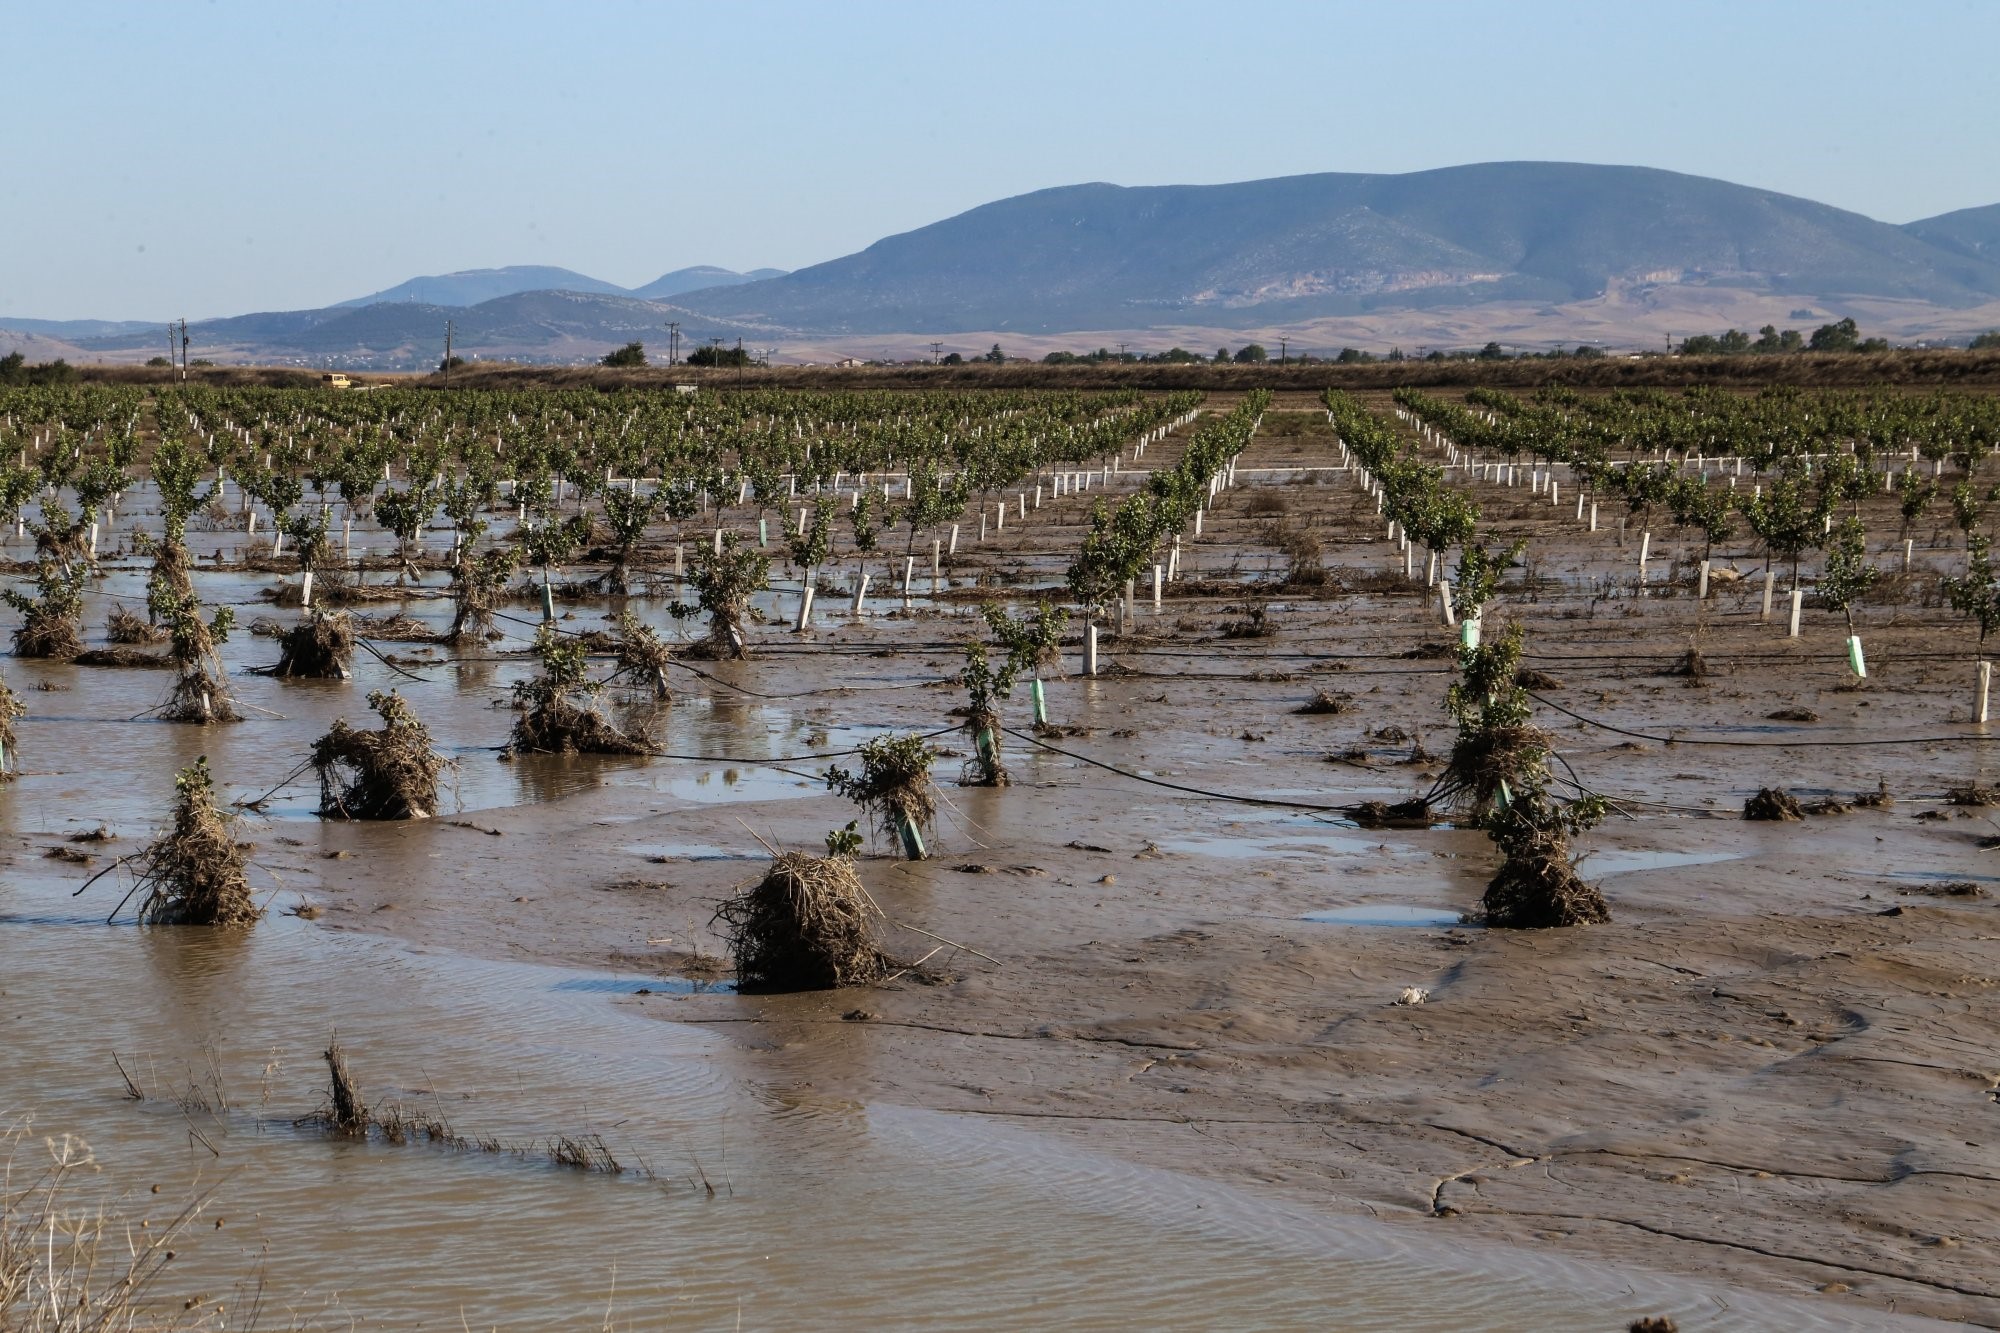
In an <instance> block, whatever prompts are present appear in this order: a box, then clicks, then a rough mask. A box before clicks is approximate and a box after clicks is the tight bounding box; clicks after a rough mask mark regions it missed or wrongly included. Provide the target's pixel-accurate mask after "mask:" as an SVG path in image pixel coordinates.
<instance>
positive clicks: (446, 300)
mask: <svg viewBox="0 0 2000 1333" xmlns="http://www.w3.org/2000/svg"><path fill="white" fill-rule="evenodd" d="M784 272H785V271H784V270H783V269H781V268H760V269H753V270H751V271H750V272H748V273H737V272H735V271H734V270H731V269H726V268H716V267H714V266H713V265H710V264H697V265H695V266H694V267H692V268H677V269H675V270H674V271H673V272H671V273H667V274H663V275H662V276H660V277H658V278H655V279H653V281H651V282H649V283H647V284H646V285H645V286H644V287H632V288H626V287H620V286H619V285H618V284H616V283H613V282H605V281H604V280H603V279H601V278H593V277H591V276H589V275H588V274H585V273H578V272H576V271H575V270H574V269H567V268H552V267H549V266H547V265H543V264H515V265H512V266H510V267H508V268H471V269H466V270H464V271H463V272H459V273H439V274H435V275H433V276H431V277H426V278H411V279H410V280H409V281H408V282H399V283H397V284H396V285H395V286H394V287H388V288H384V289H383V290H382V291H379V292H373V293H370V294H369V295H367V296H357V297H355V298H354V299H353V300H352V301H342V302H341V303H340V307H343V308H356V307H360V306H367V305H378V304H380V303H382V302H385V301H414V302H416V303H417V304H419V305H435V306H475V305H479V304H481V303H483V302H486V301H492V300H497V299H498V298H500V297H502V296H513V295H516V294H517V293H520V292H582V293H584V294H585V295H590V296H636V297H638V298H639V299H641V300H644V301H659V300H664V299H666V298H667V297H669V296H679V295H680V294H681V293H682V292H692V291H698V290H700V289H701V288H703V287H726V286H728V285H730V284H731V283H739V282H756V281H759V280H760V279H764V278H776V277H782V276H783V275H784ZM78 336H88V335H83V334H79V335H78Z"/></svg>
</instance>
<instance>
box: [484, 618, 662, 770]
mask: <svg viewBox="0 0 2000 1333" xmlns="http://www.w3.org/2000/svg"><path fill="white" fill-rule="evenodd" d="M535 652H536V653H537V654H538V655H539V656H540V658H541V660H542V671H541V674H540V675H538V676H535V677H533V678H532V679H530V680H524V681H519V682H516V684H515V686H514V702H515V704H516V706H517V707H519V708H521V709H522V710H523V711H522V714H521V716H520V718H519V719H518V720H516V721H515V723H514V732H513V735H512V736H510V737H509V738H508V740H507V752H508V753H510V754H518V753H521V752H522V751H528V752H531V753H537V754H565V753H573V752H574V753H584V754H653V753H655V752H657V751H658V749H659V747H658V746H657V745H655V744H654V743H653V742H652V741H651V740H649V739H647V738H646V737H644V736H633V735H628V734H627V733H625V732H623V731H620V730H619V729H618V728H617V727H616V726H614V725H613V724H612V722H611V720H610V719H609V718H607V717H605V716H604V714H603V713H602V712H601V711H599V709H598V707H597V691H598V688H599V687H598V685H597V684H596V683H595V682H592V681H589V680H586V679H585V678H584V674H583V668H584V649H583V645H582V644H581V643H578V642H577V641H575V640H574V639H565V638H563V636H562V635H560V634H558V633H557V632H556V631H555V629H554V627H552V626H549V625H544V626H542V628H541V630H540V631H539V632H538V633H537V634H536V636H535Z"/></svg>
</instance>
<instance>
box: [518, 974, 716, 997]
mask: <svg viewBox="0 0 2000 1333" xmlns="http://www.w3.org/2000/svg"><path fill="white" fill-rule="evenodd" d="M549 989H550V990H558V991H581V992H584V993H585V994H594V995H734V994H735V993H736V983H735V982H733V981H721V980H702V979H701V978H698V977H652V978H649V979H646V980H643V981H634V980H632V979H630V978H625V977H571V978H570V979H569V980H567V981H558V982H557V983H556V984H555V985H553V986H551V987H550V988H549Z"/></svg>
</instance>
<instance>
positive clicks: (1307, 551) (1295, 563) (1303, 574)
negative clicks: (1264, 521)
mask: <svg viewBox="0 0 2000 1333" xmlns="http://www.w3.org/2000/svg"><path fill="white" fill-rule="evenodd" d="M1279 503H1280V504H1282V503H1283V498H1282V497H1279ZM1264 536H1265V540H1267V541H1269V542H1270V543H1271V545H1273V546H1275V547H1277V548H1278V549H1279V550H1280V551H1283V552H1284V553H1285V561H1286V564H1287V566H1288V567H1287V569H1286V570H1285V583H1286V585H1287V586H1288V587H1293V588H1317V587H1319V586H1320V585H1322V584H1324V583H1325V582H1326V566H1325V565H1324V564H1323V563H1321V562H1322V561H1323V559H1324V558H1325V555H1326V548H1325V546H1324V545H1323V544H1322V543H1321V542H1320V539H1319V534H1318V533H1316V532H1314V531H1313V530H1312V529H1311V528H1307V527H1293V526H1292V525H1291V524H1289V523H1286V522H1283V521H1280V522H1277V523H1274V524H1272V525H1271V527H1270V528H1269V529H1268V530H1267V531H1266V532H1265V534H1264Z"/></svg>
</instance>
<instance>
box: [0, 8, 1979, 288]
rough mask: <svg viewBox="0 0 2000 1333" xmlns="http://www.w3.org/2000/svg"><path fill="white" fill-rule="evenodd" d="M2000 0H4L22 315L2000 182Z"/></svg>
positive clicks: (1926, 192) (11, 281) (1, 149)
mask: <svg viewBox="0 0 2000 1333" xmlns="http://www.w3.org/2000/svg"><path fill="white" fill-rule="evenodd" d="M1996 49H2000V3H1994V2H1993V0H1928V2H1926V3H1920V4H1913V5H1894V6H1892V5H1885V4H1881V3H1866V4H1863V3H1845V2H1843V0H1818V2H1816V3H1785V2H1779V0H1773V2H1771V3H1753V4H1746V3H1742V0H1731V2H1730V3H1705V2H1701V0H1677V2H1676V3H1672V4H1663V3H1652V4H1630V3H1615V2H1613V3H1605V2H1604V0H1596V2H1595V3H1589V4H1584V3H1553V2H1541V0H1510V3H1505V4H1501V3H1491V4H1477V5H1475V4H1460V3H1449V2H1446V0H1431V2H1427V3H1414V2H1412V3H1401V4H1398V3H1384V2H1383V0H1371V2H1370V3H1363V4H1347V3H1335V2H1334V0H1325V2H1323V3H1315V4H1291V3H1269V2H1267V3H1262V4H1258V5H1255V6H1249V5H1240V4H1225V3H1220V2H1219V0H1204V2H1203V3H1177V2H1163V3H1154V4H1147V5H1138V4H1128V3H1118V2H1116V0H1099V2H1098V3H1092V4H1077V3H1074V0H1068V2H1066V3H1041V2H1040V0H1004V2H1002V3H987V4H978V5H966V4H959V5H946V4H938V3H935V2H932V3H925V4H900V3H896V4H892V3H862V2H860V0H843V2H841V3H833V2H832V0H827V2H825V3H817V4H807V3H789V2H787V0H758V2H757V3H754V4H752V3H741V4H737V3H716V2H715V0H708V2H707V3H701V4H664V3H635V2H633V0H605V2H602V3H589V2H587V0H570V2H569V3H527V2H525V0H480V2H479V3H452V2H449V0H419V3H414V4H412V3H409V0H400V2H399V3H393V4H391V3H372V2H355V3H347V2H343V0H331V2H322V3H316V4H303V3H279V2H278V0H265V2H264V3H236V2H235V0H176V3H173V4H143V3H140V2H139V0H128V2H127V3H99V2H97V0H65V3H63V4H33V3H29V0H7V2H6V3H4V4H0V52H4V67H5V69H6V88H7V97H6V106H7V108H8V111H9V115H8V117H7V125H6V130H5V132H4V134H0V182H4V185H5V192H6V203H5V205H4V207H0V241H4V243H0V317H5V316H9V315H12V316H16V317H22V318H41V319H78V318H92V319H167V318H172V317H175V316H186V317H188V318H192V319H199V318H206V317H211V316H219V315H229V314H239V313H244V312H247V311H253V310H282V309H301V308H309V307H315V306H320V305H326V304H330V303H332V302H336V301H342V300H347V299H350V298H353V297H357V296H362V295H365V294H367V293H369V292H373V291H377V290H380V289H382V288H384V287H388V286H391V285H393V284H395V283H397V282H400V281H402V280H404V279H406V278H410V277H414V276H417V275H419V274H429V273H442V272H450V271H453V270H457V269H468V268H486V267H497V266H501V265H507V264H556V265H561V266H563V267H566V268H571V269H575V270H578V271H580V272H583V273H587V274H589V275H591V276H593V277H597V278H601V279H604V280H606V281H609V282H614V283H618V284H620V285H624V286H637V285H640V284H643V283H645V282H649V281H651V280H652V279H653V278H655V277H657V276H659V275H660V274H661V273H664V272H666V271H668V270H670V269H676V268H681V267H684V266H686V265H690V264H718V265H721V266H723V267H726V268H732V269H739V270H740V269H748V268H756V267H765V266H770V267H777V268H787V269H790V268H797V267H802V266H804V265H807V264H813V263H817V262H820V261H822V260H827V259H832V258H836V257H838V256H840V255H843V254H848V253H851V252H853V251H855V250H859V249H862V248H864V247H865V246H867V245H868V244H870V243H871V242H873V241H875V240H877V239H879V238H881V237H883V236H885V235H891V234H894V233H896V232H901V231H907V230H910V229H911V228H914V227H918V226H922V225H924V224H926V223H929V222H933V221H936V220H938V219H939V218H943V217H948V216H950V215H952V214H954V213H958V212H962V211H964V210H965V209H968V208H971V207H975V206H977V205H979V204H982V203H987V202H990V201H991V200H994V199H998V198H1004V197H1006V196H1009V195H1014V194H1020V193H1024V192H1026V191H1030V190H1036V189H1043V188H1047V187H1050V186H1056V185H1068V184H1075V183H1078V182H1083V181H1111V182H1114V183H1117V184H1122V185H1159V184H1201V183H1215V182H1223V181H1233V180H1250V179H1256V178H1260V177H1268V176H1283V175H1294V174H1299V173H1304V172H1315V171H1363V172H1403V171H1416V170H1423V169H1426V168H1432V167H1441V166H1451V165H1455V164H1459V163H1467V162H1482V161H1499V160H1523V159H1546V160H1563V161H1580V162H1600V163H1619V164H1632V165H1640V166H1651V167H1662V168H1667V169H1670V170H1675V171H1685V172H1690V173H1694V174H1697V175H1705V176H1716V177H1720V178H1723V179H1725V180H1731V181H1735V182H1738V183H1741V184H1746V185H1755V186H1760V187H1763V188H1766V189H1772V190H1778V191H1782V192H1784V193H1788V194H1796V195H1803V196H1806V197H1808V198H1812V199H1816V200H1819V201H1820V202H1822V203H1828V204H1833V205H1836V206H1838V207H1842V208H1849V209H1853V210H1855V211H1857V212H1861V213H1865V214H1867V215H1869V216H1871V217H1875V218H1879V219H1881V220H1884V221H1889V222H1905V221H1909V220H1911V219H1914V218H1919V217H1926V216H1930V215H1933V214H1936V213H1941V212H1946V211H1949V210H1951V209H1956V208H1965V207H1971V206H1974V205H1981V204H1990V203H1995V202H2000V134H1996V133H1995V132H1994V127H1995V126H1996V125H2000V75H1996V74H1995V72H1994V68H1995V67H1994V65H1993V59H1994V52H1995V50H1996Z"/></svg>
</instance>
